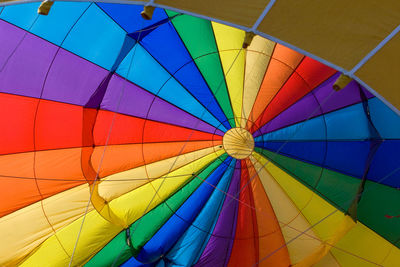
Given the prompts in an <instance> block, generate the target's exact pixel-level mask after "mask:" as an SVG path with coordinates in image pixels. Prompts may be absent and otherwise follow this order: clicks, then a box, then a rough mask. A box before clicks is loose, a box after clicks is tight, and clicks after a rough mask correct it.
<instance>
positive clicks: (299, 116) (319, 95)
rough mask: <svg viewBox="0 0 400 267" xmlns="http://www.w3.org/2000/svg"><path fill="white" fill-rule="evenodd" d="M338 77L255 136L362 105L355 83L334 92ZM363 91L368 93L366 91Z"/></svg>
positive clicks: (323, 84) (331, 79)
mask: <svg viewBox="0 0 400 267" xmlns="http://www.w3.org/2000/svg"><path fill="white" fill-rule="evenodd" d="M338 77H339V73H337V74H335V75H333V76H332V77H331V78H329V79H328V80H327V81H325V82H323V83H322V84H321V85H320V86H318V87H317V88H315V89H314V90H313V91H311V92H310V93H308V94H307V95H306V96H304V97H303V98H301V99H300V100H299V101H297V102H296V103H294V104H293V105H292V106H290V107H289V108H287V109H286V110H284V111H283V112H282V113H280V114H279V115H278V116H276V117H275V118H274V119H272V120H271V121H270V122H268V123H267V124H265V125H264V126H262V127H261V128H260V130H259V131H257V132H256V133H255V135H259V134H260V133H267V132H271V131H274V130H278V129H281V128H283V127H286V126H290V125H292V124H295V123H298V122H301V121H305V120H307V119H310V118H314V117H317V116H320V115H321V114H326V113H328V112H332V111H334V110H337V109H340V108H344V107H346V106H350V105H353V104H356V103H360V102H361V98H360V90H359V85H358V84H357V83H356V82H354V81H353V82H351V83H350V84H348V85H347V86H346V87H345V88H343V89H342V90H340V91H339V92H333V89H332V87H333V84H334V82H335V81H336V80H337V78H338ZM363 91H364V92H366V90H365V89H364V90H363ZM366 95H367V97H368V98H369V97H372V95H371V94H366Z"/></svg>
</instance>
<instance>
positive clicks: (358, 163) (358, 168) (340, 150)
mask: <svg viewBox="0 0 400 267" xmlns="http://www.w3.org/2000/svg"><path fill="white" fill-rule="evenodd" d="M369 149H370V142H369V141H355V142H328V153H327V156H326V161H325V166H326V167H327V168H329V169H333V170H335V171H338V172H341V173H343V174H347V175H350V176H354V177H357V178H362V176H363V173H364V169H365V164H366V160H367V157H368V153H369Z"/></svg>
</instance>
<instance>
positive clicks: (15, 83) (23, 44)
mask: <svg viewBox="0 0 400 267" xmlns="http://www.w3.org/2000/svg"><path fill="white" fill-rule="evenodd" d="M0 36H1V37H0V38H1V39H0V40H1V43H2V53H1V55H2V56H1V58H0V66H1V68H2V71H1V73H0V88H1V92H12V93H13V94H16V95H24V96H32V97H39V96H40V94H41V91H42V86H43V83H44V81H45V77H46V73H47V71H48V70H49V67H50V65H51V61H52V59H53V58H54V56H55V54H56V51H57V47H56V46H54V45H52V44H50V43H48V42H46V41H44V40H42V39H40V38H37V37H35V36H34V35H32V34H26V35H25V32H24V31H22V30H18V29H17V28H16V27H15V26H12V25H10V24H8V23H6V22H4V21H1V20H0ZM6 37H7V38H6ZM18 44H19V46H18V47H17V48H16V49H15V47H16V46H17V45H18ZM15 70H18V72H16V71H15Z"/></svg>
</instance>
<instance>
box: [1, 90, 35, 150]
mask: <svg viewBox="0 0 400 267" xmlns="http://www.w3.org/2000/svg"><path fill="white" fill-rule="evenodd" d="M37 103H38V99H34V98H30V97H24V96H16V95H10V94H4V93H0V113H1V114H2V115H1V116H0V125H1V131H0V137H1V138H0V154H8V153H18V152H23V151H32V150H33V121H34V115H35V110H36V106H37Z"/></svg>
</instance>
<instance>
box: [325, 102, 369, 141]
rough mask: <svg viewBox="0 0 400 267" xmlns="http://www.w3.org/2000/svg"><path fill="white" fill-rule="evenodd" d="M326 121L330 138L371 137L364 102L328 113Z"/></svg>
mask: <svg viewBox="0 0 400 267" xmlns="http://www.w3.org/2000/svg"><path fill="white" fill-rule="evenodd" d="M325 121H326V127H327V129H328V139H329V140H365V139H367V138H369V137H370V132H369V128H368V119H367V117H366V115H365V112H364V108H363V106H362V104H356V105H352V106H350V107H347V108H343V109H340V110H337V111H334V112H332V113H328V114H326V115H325Z"/></svg>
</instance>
